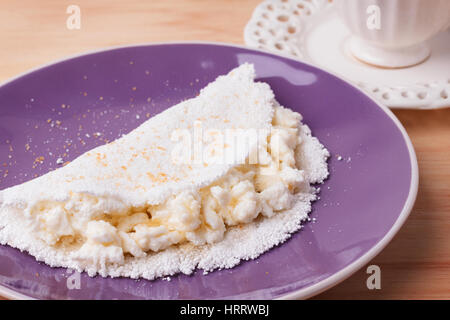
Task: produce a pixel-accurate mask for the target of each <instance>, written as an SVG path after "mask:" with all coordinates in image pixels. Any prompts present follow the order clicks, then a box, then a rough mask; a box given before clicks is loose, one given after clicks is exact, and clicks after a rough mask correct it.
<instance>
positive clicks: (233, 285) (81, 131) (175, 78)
mask: <svg viewBox="0 0 450 320" xmlns="http://www.w3.org/2000/svg"><path fill="white" fill-rule="evenodd" d="M244 62H251V63H254V64H255V67H256V71H257V74H258V79H259V80H262V81H265V82H267V83H269V84H270V86H271V87H272V89H273V90H274V92H275V95H276V98H277V100H278V101H279V102H280V103H281V104H283V105H285V106H288V107H290V108H292V109H293V110H295V111H298V112H300V113H302V114H303V117H304V121H305V122H306V123H307V124H308V125H309V126H310V127H311V129H312V131H313V134H314V135H315V136H317V137H318V138H319V139H320V141H321V142H322V143H323V144H324V145H325V146H326V147H327V148H328V149H329V150H330V152H331V154H332V157H331V159H330V161H329V166H330V171H331V175H330V178H329V179H328V180H327V181H326V182H325V184H324V185H323V186H321V189H322V191H321V199H320V200H319V201H317V202H316V203H314V205H313V211H312V214H311V215H312V217H315V218H316V221H315V222H314V223H312V222H311V223H307V224H306V225H305V227H304V228H303V229H302V230H301V231H300V232H297V233H296V234H294V235H293V236H292V238H291V239H290V240H289V241H287V242H286V243H284V244H283V245H281V246H279V247H277V248H274V249H272V250H271V251H269V252H267V253H265V254H264V255H262V256H260V257H259V258H258V259H256V260H253V261H247V262H243V263H241V264H240V265H239V266H237V267H236V268H233V269H230V270H221V271H216V272H212V273H210V274H208V275H203V274H202V272H201V271H197V272H196V273H195V274H193V275H191V276H186V275H178V276H174V277H171V279H170V281H168V280H167V279H166V280H162V279H160V280H156V281H147V280H139V281H136V280H131V279H126V278H119V279H111V278H101V277H96V278H89V277H88V276H87V275H86V274H81V278H80V289H69V288H68V286H67V282H68V281H69V282H70V281H71V280H72V279H73V278H71V272H70V271H68V270H66V269H64V268H50V267H48V266H46V265H45V264H43V263H38V262H36V261H35V259H34V258H33V257H31V256H29V255H28V254H26V253H21V252H20V251H19V250H16V249H13V248H11V247H8V246H0V286H1V288H0V294H2V295H5V296H8V297H13V298H24V297H31V298H38V299H222V298H231V299H271V298H281V297H284V298H306V297H310V296H312V295H314V294H318V293H319V292H321V291H323V290H325V289H327V288H329V287H331V286H333V285H335V284H337V283H338V282H340V281H342V280H344V279H345V278H347V277H348V276H350V275H351V274H352V273H353V272H355V271H356V270H358V269H359V268H361V267H362V266H364V265H365V264H366V263H367V262H369V261H370V259H372V258H373V257H374V256H375V255H376V254H378V253H379V252H380V251H381V249H382V248H384V246H386V244H387V243H388V242H389V241H390V240H391V239H392V237H393V236H394V234H395V233H396V232H397V231H398V230H399V228H400V227H401V225H402V224H403V222H404V221H405V219H406V218H407V216H408V214H409V212H410V210H411V208H412V205H413V203H414V200H415V196H416V193H417V183H418V170H417V161H416V157H415V154H414V150H413V148H412V145H411V142H410V140H409V138H408V136H407V135H406V133H405V130H404V129H403V127H402V126H401V124H400V123H399V122H398V120H397V119H396V118H395V117H394V115H393V114H392V113H391V112H390V111H389V110H387V109H386V108H385V107H382V106H380V105H378V104H377V103H375V102H374V101H373V100H371V99H370V98H369V97H368V96H366V95H365V94H364V93H362V92H361V91H360V90H359V89H357V88H355V87H353V86H352V85H350V84H348V83H347V82H345V81H343V80H341V79H339V78H337V77H335V76H333V75H331V74H330V73H327V72H325V71H322V70H320V69H318V68H316V67H313V66H310V65H307V64H304V63H301V62H298V61H295V60H292V59H289V58H283V57H280V56H276V55H272V54H268V53H265V52H261V51H256V50H250V49H247V48H243V47H238V46H231V45H224V44H205V43H183V44H154V45H142V46H133V47H122V48H115V49H111V50H107V51H101V52H96V53H91V54H87V55H82V56H77V57H74V58H71V59H69V60H64V61H61V62H57V63H55V64H51V65H48V66H45V67H41V68H39V69H37V70H34V71H32V72H29V73H26V74H24V75H22V76H20V77H18V78H15V79H13V80H11V81H9V82H8V83H6V84H4V85H2V86H1V87H0V189H4V188H6V187H10V186H13V185H15V184H18V183H21V182H25V181H27V180H29V179H31V178H33V177H35V176H39V175H42V174H45V173H46V172H48V171H49V170H52V169H55V168H56V167H58V165H57V164H56V162H57V159H59V158H61V159H63V161H70V160H72V159H74V158H75V157H77V156H78V155H80V154H82V153H83V152H85V151H87V150H89V149H91V148H93V147H95V146H98V145H100V144H103V143H105V142H106V141H111V140H113V139H115V138H117V137H119V136H120V135H121V134H123V133H126V132H128V131H130V130H131V129H133V128H135V127H136V126H138V125H139V124H140V123H142V122H143V121H145V120H146V119H147V118H148V117H151V116H153V115H155V114H157V113H159V112H161V111H163V110H164V109H166V108H167V107H169V106H171V105H173V104H176V103H178V102H180V101H181V100H183V99H187V98H191V97H194V96H195V95H196V94H197V93H198V92H199V89H201V88H202V87H204V86H205V85H206V84H207V83H209V82H211V81H213V80H214V79H215V78H216V77H217V76H218V75H221V74H225V73H227V72H228V71H229V70H230V69H232V68H234V67H236V66H238V65H239V64H242V63H244ZM69 287H70V286H69Z"/></svg>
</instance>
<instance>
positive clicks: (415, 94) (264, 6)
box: [244, 0, 450, 109]
mask: <svg viewBox="0 0 450 320" xmlns="http://www.w3.org/2000/svg"><path fill="white" fill-rule="evenodd" d="M244 38H245V42H246V44H247V45H249V46H252V47H257V48H260V49H266V50H269V51H272V52H276V53H277V52H278V53H281V54H287V55H290V56H294V57H296V58H297V59H299V60H302V61H305V62H308V63H312V64H315V65H318V66H320V67H323V68H324V69H326V70H329V71H331V72H334V73H336V74H338V75H340V76H341V77H343V78H345V79H347V80H349V81H351V82H353V83H355V84H357V85H359V86H360V87H361V88H363V89H364V90H365V91H366V92H368V93H369V94H370V95H372V96H373V97H374V98H375V99H377V100H378V101H380V102H381V103H382V104H385V105H386V106H388V107H390V108H409V109H436V108H444V107H449V106H450V30H447V31H445V32H442V33H440V34H438V35H437V36H436V37H435V38H433V39H431V40H430V42H429V44H430V47H431V56H430V57H429V58H428V59H427V60H426V61H425V62H423V63H421V64H419V65H416V66H413V67H409V68H404V69H383V68H378V67H375V66H370V65H367V64H365V63H363V62H360V61H359V60H357V59H356V58H354V57H353V56H352V55H351V54H350V53H349V50H348V48H347V46H348V39H349V38H350V32H349V30H348V29H347V27H346V26H345V25H344V24H343V23H342V22H341V20H340V19H339V17H338V14H337V12H336V9H335V5H334V4H333V2H332V1H329V0H309V1H308V0H266V1H263V2H262V3H261V4H260V5H258V6H257V7H256V9H255V11H254V12H253V15H252V18H251V19H250V21H249V22H248V24H247V26H246V27H245V31H244Z"/></svg>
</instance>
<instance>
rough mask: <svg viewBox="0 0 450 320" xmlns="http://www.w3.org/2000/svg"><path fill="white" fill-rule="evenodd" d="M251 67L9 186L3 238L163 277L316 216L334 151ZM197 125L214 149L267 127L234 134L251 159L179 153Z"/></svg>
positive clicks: (283, 235)
mask: <svg viewBox="0 0 450 320" xmlns="http://www.w3.org/2000/svg"><path fill="white" fill-rule="evenodd" d="M254 77H255V72H254V68H253V66H252V65H250V64H244V65H242V66H240V67H238V68H236V69H234V70H232V71H230V73H229V74H227V75H224V76H220V77H218V78H217V79H216V80H215V81H214V82H212V83H210V84H209V85H208V86H207V87H206V88H204V89H203V90H202V91H201V92H200V95H199V96H197V97H196V98H193V99H190V100H187V101H184V102H182V103H180V104H178V105H175V106H173V107H172V108H170V109H168V110H166V111H165V112H162V113H161V114H159V115H157V116H155V117H153V118H151V119H149V120H148V121H147V122H145V123H144V124H142V125H141V126H140V127H138V128H137V129H135V130H133V131H132V132H130V133H129V134H127V135H125V136H124V137H122V138H120V139H118V140H116V141H114V142H112V143H110V144H107V145H104V146H101V147H98V148H95V149H93V150H91V151H89V152H87V153H85V154H83V155H81V156H80V157H79V158H77V159H76V160H74V161H73V162H71V163H70V164H68V165H67V166H65V167H63V168H60V169H58V170H55V171H52V172H50V173H48V174H46V175H44V176H41V177H39V178H37V179H34V180H31V181H29V182H26V183H24V184H21V185H18V186H15V187H12V188H9V189H5V190H3V191H0V243H1V244H8V245H11V246H13V247H16V248H18V249H20V250H24V251H27V252H29V253H30V254H31V255H33V256H35V257H36V259H37V260H39V261H44V262H45V263H47V264H48V265H50V266H54V267H56V266H63V267H69V268H73V269H77V270H78V271H86V272H88V274H89V275H91V276H93V275H96V274H100V275H102V276H112V277H116V276H125V277H132V278H139V277H142V278H146V279H154V278H156V277H161V276H167V275H173V274H175V273H179V272H183V273H186V274H190V273H192V272H193V271H194V270H195V268H200V269H203V270H205V271H207V272H208V271H212V270H214V269H217V268H220V269H221V268H231V267H233V266H235V265H236V264H238V263H239V261H241V260H247V259H254V258H256V257H258V256H259V255H260V254H262V253H263V252H265V251H267V250H268V249H270V248H272V247H273V246H276V245H278V244H280V243H282V242H284V241H285V240H286V239H288V238H289V236H290V234H291V233H293V232H295V231H297V230H298V229H299V228H300V227H301V221H302V220H304V219H305V218H307V215H308V213H309V212H310V210H311V202H312V201H314V200H315V199H316V190H315V189H314V188H313V187H312V186H311V184H313V183H321V182H323V180H324V179H325V178H326V177H327V176H328V169H327V163H326V161H327V158H328V157H329V153H328V151H327V150H326V149H325V148H324V147H323V146H322V145H321V144H320V142H319V141H318V140H317V139H316V138H314V137H312V135H311V132H310V130H309V128H308V127H307V126H306V125H304V124H302V122H301V120H302V117H301V115H300V114H298V113H296V112H293V111H291V110H290V109H287V108H284V107H282V106H280V105H279V104H278V103H277V102H276V100H275V98H274V94H273V92H272V90H271V89H270V87H269V86H268V85H267V84H265V83H261V82H255V81H254ZM196 130H197V131H196ZM198 130H202V131H201V132H203V133H204V134H202V135H201V138H200V142H202V143H203V142H204V141H206V140H207V141H208V142H211V140H213V141H214V143H210V146H211V145H212V146H213V148H212V149H210V150H212V151H211V153H212V154H215V155H217V152H219V153H220V150H222V151H223V150H225V149H226V148H230V145H228V144H227V143H223V141H222V145H221V146H222V148H217V146H218V145H220V143H219V142H218V141H221V140H217V138H215V137H217V135H218V134H219V133H220V132H228V131H227V130H230V132H231V131H232V130H241V131H238V132H239V135H240V136H242V132H247V131H245V130H248V131H249V130H250V131H251V130H258V132H259V133H260V138H261V139H259V140H258V141H257V142H253V141H249V145H248V148H234V145H232V144H231V147H232V149H233V150H234V152H235V154H234V158H235V159H244V160H245V161H243V162H239V161H234V162H233V161H232V162H227V161H225V162H221V161H216V162H214V161H212V162H206V161H201V162H198V161H196V159H195V155H191V154H189V156H188V160H192V159H193V158H194V161H184V162H183V161H174V153H173V151H174V141H176V139H175V138H179V134H180V133H182V132H184V133H186V132H187V133H189V134H190V133H193V135H192V136H193V137H194V139H193V140H194V146H195V142H196V139H197V138H196V137H198V136H196V132H197V133H198V132H199V131H198ZM208 135H210V136H209V138H208ZM239 135H238V136H239ZM205 137H206V138H205ZM214 138H215V139H216V140H214ZM224 148H225V149H224ZM255 150H256V151H257V154H258V161H256V162H251V161H250V158H251V157H252V151H255ZM178 151H179V150H178ZM194 153H195V147H194ZM185 160H186V159H185Z"/></svg>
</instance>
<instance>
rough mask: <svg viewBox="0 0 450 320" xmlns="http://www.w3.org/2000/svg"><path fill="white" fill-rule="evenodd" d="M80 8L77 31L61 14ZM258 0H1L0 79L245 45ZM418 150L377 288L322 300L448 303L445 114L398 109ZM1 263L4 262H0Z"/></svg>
mask: <svg viewBox="0 0 450 320" xmlns="http://www.w3.org/2000/svg"><path fill="white" fill-rule="evenodd" d="M74 3H76V4H77V5H79V6H80V8H81V16H82V23H81V30H72V31H70V30H68V29H67V28H66V19H67V17H68V15H67V14H66V8H67V6H68V5H70V4H74ZM258 3H259V0H251V1H240V0H228V1H225V0H220V1H219V0H217V1H212V0H178V1H175V0H152V1H139V0H128V1H113V0H107V1H104V0H96V1H86V0H78V1H76V2H73V1H64V0H40V1H31V0H26V1H25V0H22V1H5V0H2V1H0V41H1V50H0V81H4V80H6V79H8V78H10V77H13V76H15V75H17V74H19V73H22V72H24V71H27V70H28V69H30V68H34V67H37V66H39V65H41V64H44V63H48V62H51V61H52V60H55V59H61V58H63V57H66V56H68V55H73V54H77V53H81V52H84V51H88V50H94V49H100V48H104V47H108V46H115V45H125V44H134V43H144V42H153V41H179V40H182V41H186V40H203V41H221V42H231V43H237V44H242V43H243V36H242V34H243V28H244V26H245V24H246V22H247V21H248V19H249V18H250V15H251V13H252V10H253V8H254V7H255V6H256V5H257V4H258ZM395 114H396V115H397V116H398V118H399V119H400V121H401V122H402V123H403V125H404V126H405V128H406V130H407V132H408V134H409V135H410V137H411V139H412V141H413V144H414V147H415V149H416V152H417V157H418V160H419V168H420V186H419V195H418V198H417V202H416V205H415V207H414V210H413V212H412V214H411V216H410V218H409V219H408V221H407V222H406V224H405V226H404V227H403V228H402V230H401V231H400V232H399V234H398V235H397V236H396V237H395V239H394V240H393V241H392V242H391V243H390V244H389V246H388V247H387V248H386V249H385V250H384V251H383V252H382V253H381V254H380V255H379V256H377V257H376V258H375V259H374V260H373V261H372V262H371V263H370V264H376V265H379V266H380V268H381V272H382V277H381V279H382V280H381V281H382V289H381V290H376V291H370V290H368V289H367V288H366V279H367V276H368V275H367V274H366V272H365V268H363V269H362V270H360V271H358V272H357V273H356V274H355V275H353V276H352V277H350V278H349V279H347V280H346V281H344V282H342V283H341V284H339V285H338V286H336V287H335V288H333V289H331V290H329V291H327V292H325V293H323V294H321V295H319V296H318V297H316V298H319V299H335V298H339V299H422V298H423V299H449V298H450V109H445V110H432V111H395ZM0 263H1V261H0Z"/></svg>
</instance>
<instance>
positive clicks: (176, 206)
mask: <svg viewBox="0 0 450 320" xmlns="http://www.w3.org/2000/svg"><path fill="white" fill-rule="evenodd" d="M301 119H302V118H301V115H300V114H299V113H296V112H293V111H291V110H290V109H286V108H283V107H275V113H274V117H273V120H272V126H273V128H275V129H276V130H272V132H271V134H270V135H269V137H268V145H269V146H271V147H272V148H273V147H276V148H277V150H278V152H277V154H276V156H275V155H274V154H272V152H271V149H270V148H268V150H267V151H266V153H267V154H266V155H265V156H266V157H267V158H268V159H269V161H268V162H267V163H264V164H242V165H238V166H236V167H234V168H232V169H231V170H230V171H229V172H228V173H227V174H226V175H225V176H223V177H222V178H220V179H219V180H217V181H215V182H214V183H212V184H211V185H209V186H206V187H203V188H201V189H200V190H190V191H183V192H180V193H178V194H175V195H173V196H171V197H170V198H169V199H167V200H166V201H165V202H163V203H161V204H159V205H152V206H148V207H143V208H127V207H125V206H124V205H123V204H122V203H121V202H120V201H115V200H114V199H111V198H107V199H106V198H100V197H95V196H92V195H87V194H76V193H74V194H72V195H71V197H70V199H69V200H68V201H66V202H48V201H43V202H40V203H38V204H37V205H34V206H33V207H31V208H28V209H27V210H26V215H27V216H28V218H29V219H30V222H31V223H32V225H33V226H34V227H35V230H36V231H37V233H38V235H39V237H40V238H41V239H42V240H44V241H45V242H46V243H47V244H49V245H52V246H55V247H61V248H65V247H68V248H70V252H71V254H72V255H73V256H72V257H73V258H74V259H76V260H78V261H79V262H80V264H82V265H85V266H92V265H95V266H99V267H101V266H105V265H106V264H122V263H124V258H125V255H126V254H129V255H132V256H135V257H142V256H145V255H146V253H147V252H156V251H160V250H164V249H166V248H168V247H169V246H172V245H176V244H180V243H183V242H190V243H192V244H194V245H203V244H206V243H216V242H218V241H221V240H222V239H223V238H224V234H225V232H226V230H227V227H231V226H236V225H239V224H246V223H250V222H252V221H253V220H255V219H256V218H258V216H260V215H262V216H265V217H269V218H270V217H272V216H273V215H275V214H276V213H277V212H279V211H283V210H286V209H290V208H291V207H292V206H293V202H294V194H295V193H296V192H297V191H298V190H301V189H302V188H304V187H308V184H307V183H306V182H305V180H306V179H305V176H304V172H303V170H299V169H298V164H297V163H296V158H295V150H296V149H297V147H298V146H299V145H300V144H301V143H302V141H301V138H300V136H299V126H300V125H301ZM275 141H276V146H274V144H273V143H274V142H275ZM74 248H75V250H74Z"/></svg>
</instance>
